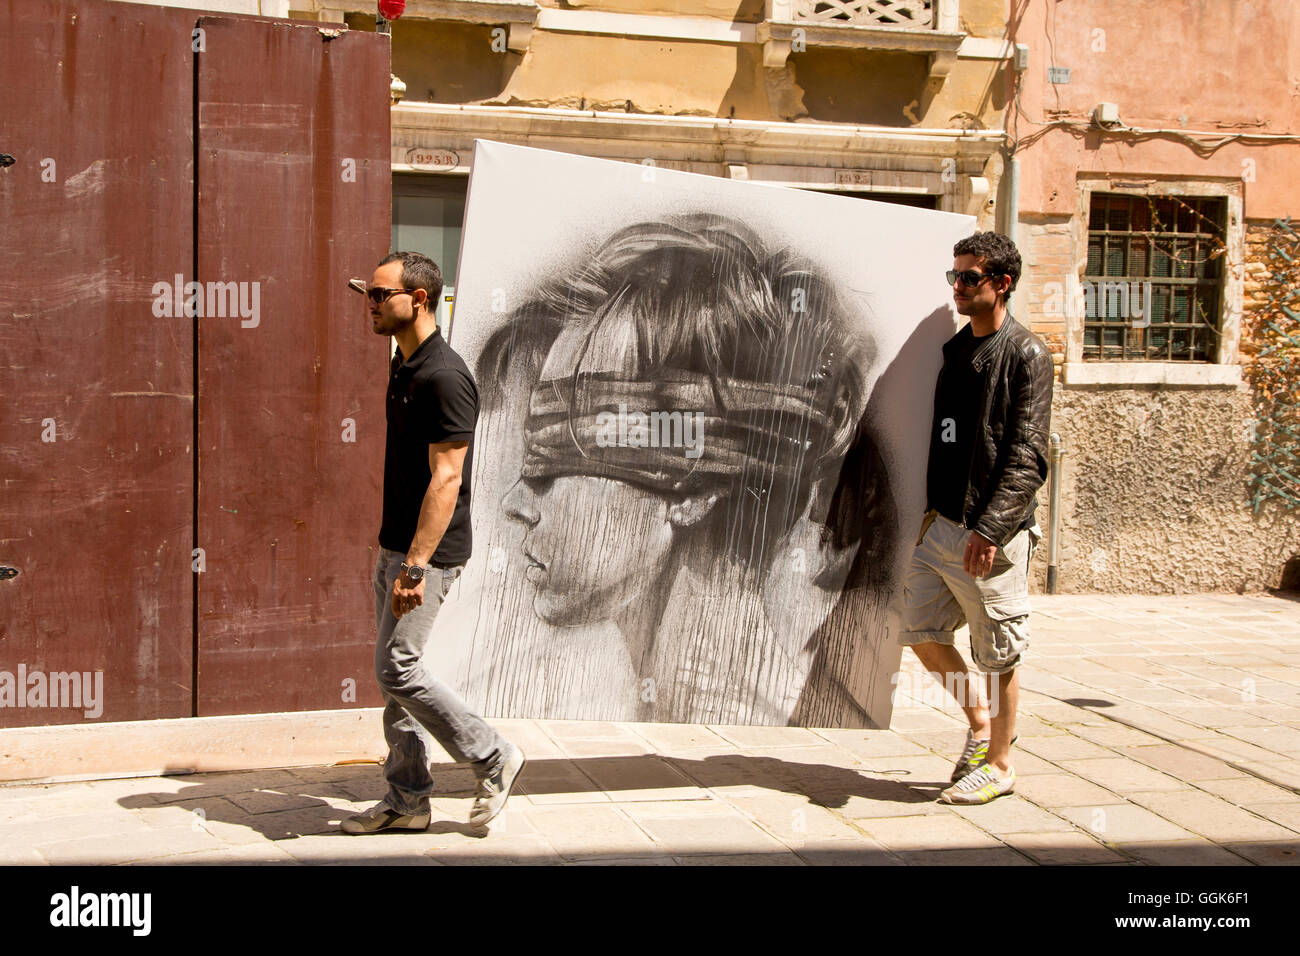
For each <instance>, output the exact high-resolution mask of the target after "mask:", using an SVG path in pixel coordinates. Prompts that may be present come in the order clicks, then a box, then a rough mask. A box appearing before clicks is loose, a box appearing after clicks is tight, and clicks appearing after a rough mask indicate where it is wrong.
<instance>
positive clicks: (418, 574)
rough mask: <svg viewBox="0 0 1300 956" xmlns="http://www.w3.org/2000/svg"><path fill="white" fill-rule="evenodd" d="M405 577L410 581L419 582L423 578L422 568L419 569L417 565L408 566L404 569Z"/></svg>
mask: <svg viewBox="0 0 1300 956" xmlns="http://www.w3.org/2000/svg"><path fill="white" fill-rule="evenodd" d="M406 576H407V577H408V578H410V579H411V580H412V581H419V580H421V579H422V578H423V577H424V568H422V567H420V566H419V565H418V564H417V565H415V566H414V567H410V566H408V567H407V569H406Z"/></svg>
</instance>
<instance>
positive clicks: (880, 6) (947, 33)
mask: <svg viewBox="0 0 1300 956" xmlns="http://www.w3.org/2000/svg"><path fill="white" fill-rule="evenodd" d="M957 4H958V0H767V4H766V8H765V10H764V14H765V16H764V22H763V23H761V24H759V30H758V39H759V42H761V43H762V44H763V63H764V64H765V65H766V66H768V67H772V68H776V69H780V68H783V67H784V66H785V64H786V60H787V59H788V58H789V56H790V54H791V53H801V52H803V51H804V50H806V49H808V48H810V47H849V48H857V49H865V50H903V51H906V52H909V53H924V54H927V55H928V58H929V77H928V82H927V86H928V87H929V88H930V89H931V90H932V91H935V90H937V89H938V88H939V87H940V86H942V85H943V81H944V78H945V77H947V75H948V73H949V71H950V70H951V69H952V67H953V65H954V64H955V63H956V62H957V48H958V47H959V46H961V42H962V40H964V39H965V37H966V35H965V34H964V33H962V32H961V21H960V20H959V19H958V16H957Z"/></svg>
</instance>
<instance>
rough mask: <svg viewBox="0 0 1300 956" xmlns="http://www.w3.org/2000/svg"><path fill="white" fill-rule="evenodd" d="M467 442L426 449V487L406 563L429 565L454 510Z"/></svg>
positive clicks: (467, 448) (456, 442)
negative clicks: (427, 477)
mask: <svg viewBox="0 0 1300 956" xmlns="http://www.w3.org/2000/svg"><path fill="white" fill-rule="evenodd" d="M468 450H469V442H464V441H449V442H440V443H438V444H436V445H430V446H429V474H430V476H431V477H430V479H429V488H428V490H427V491H425V493H424V502H423V503H422V504H421V505H420V520H419V523H418V524H417V525H416V526H415V537H414V538H412V539H411V548H410V550H409V551H407V552H406V563H407V564H412V565H414V564H428V563H429V559H430V558H432V557H433V552H435V551H437V550H438V544H439V542H441V541H442V536H443V535H444V534H445V533H446V531H447V525H449V524H450V523H451V516H452V513H453V512H454V511H455V510H456V496H457V495H459V494H460V478H461V473H462V472H463V471H464V468H465V453H466V451H468Z"/></svg>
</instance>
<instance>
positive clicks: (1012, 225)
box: [1002, 156, 1020, 249]
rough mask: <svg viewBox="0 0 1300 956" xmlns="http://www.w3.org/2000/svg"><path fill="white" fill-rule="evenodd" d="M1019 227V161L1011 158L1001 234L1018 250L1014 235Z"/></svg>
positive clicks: (1018, 246)
mask: <svg viewBox="0 0 1300 956" xmlns="http://www.w3.org/2000/svg"><path fill="white" fill-rule="evenodd" d="M1019 225H1020V160H1018V159H1016V157H1014V156H1012V157H1011V159H1010V161H1009V162H1008V163H1007V205H1006V209H1005V210H1003V216H1002V234H1003V235H1004V236H1006V237H1007V238H1008V239H1010V240H1011V241H1012V242H1014V243H1015V244H1016V248H1017V249H1019V248H1020V243H1018V242H1016V233H1017V232H1019V231H1020V230H1019V228H1018V227H1019Z"/></svg>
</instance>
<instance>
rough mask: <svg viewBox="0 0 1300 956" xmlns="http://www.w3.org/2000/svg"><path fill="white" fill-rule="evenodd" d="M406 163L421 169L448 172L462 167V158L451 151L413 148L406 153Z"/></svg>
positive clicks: (422, 147)
mask: <svg viewBox="0 0 1300 956" xmlns="http://www.w3.org/2000/svg"><path fill="white" fill-rule="evenodd" d="M406 161H407V162H408V163H409V164H410V165H412V166H419V167H420V168H421V169H434V170H447V169H455V168H456V167H457V166H459V165H460V156H459V155H458V154H457V153H456V152H455V151H453V150H450V149H430V148H429V147H427V146H412V147H411V148H410V149H408V150H407V151H406Z"/></svg>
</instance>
